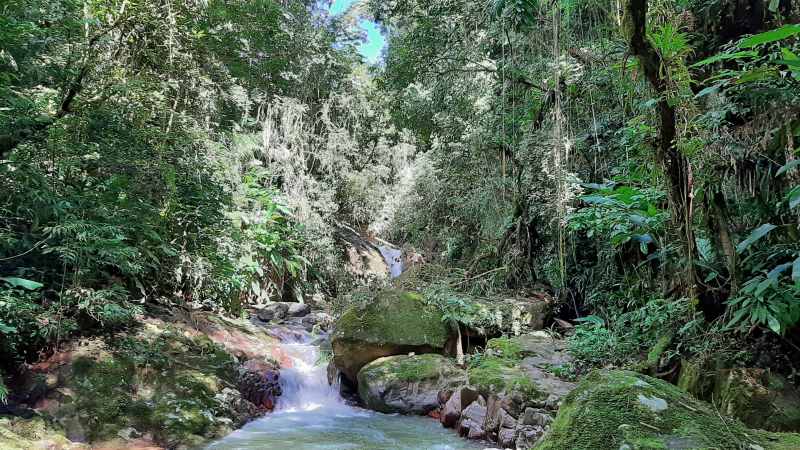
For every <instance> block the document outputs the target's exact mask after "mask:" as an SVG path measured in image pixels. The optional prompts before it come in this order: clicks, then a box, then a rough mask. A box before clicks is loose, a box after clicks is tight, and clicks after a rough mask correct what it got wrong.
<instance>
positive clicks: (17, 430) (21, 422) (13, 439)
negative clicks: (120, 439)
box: [0, 417, 89, 450]
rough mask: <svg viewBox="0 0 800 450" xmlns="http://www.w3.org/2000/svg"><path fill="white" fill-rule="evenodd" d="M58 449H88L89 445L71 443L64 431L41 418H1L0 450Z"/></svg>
mask: <svg viewBox="0 0 800 450" xmlns="http://www.w3.org/2000/svg"><path fill="white" fill-rule="evenodd" d="M33 448H57V449H61V450H70V449H73V450H78V449H81V450H83V449H87V450H88V448H89V446H88V445H84V444H78V443H73V442H70V441H69V440H68V439H67V438H66V437H65V436H64V433H63V431H61V430H60V429H57V428H56V427H54V426H53V424H50V423H47V422H46V421H45V420H44V419H42V418H41V417H34V418H33V419H28V420H25V419H17V418H2V417H0V449H3V450H29V449H33Z"/></svg>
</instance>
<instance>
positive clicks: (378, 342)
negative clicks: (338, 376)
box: [332, 289, 450, 383]
mask: <svg viewBox="0 0 800 450" xmlns="http://www.w3.org/2000/svg"><path fill="white" fill-rule="evenodd" d="M449 337H450V331H449V328H448V326H447V324H446V323H445V322H444V321H443V320H442V314H441V312H439V311H438V310H436V309H435V308H433V307H431V306H429V305H427V304H425V302H424V301H423V299H422V297H421V296H420V295H418V294H415V293H411V292H404V291H399V290H393V289H387V290H384V291H381V292H379V293H377V294H376V295H375V298H374V299H373V300H372V301H371V302H370V303H368V304H367V305H366V306H364V307H363V308H359V307H355V306H354V307H351V308H349V309H348V310H347V311H345V313H344V314H343V315H342V316H341V317H340V318H339V320H338V321H337V322H336V325H335V331H334V333H333V337H332V346H333V361H334V364H335V365H336V367H337V368H338V369H339V370H340V371H341V373H342V375H343V376H344V377H346V378H347V379H348V380H349V381H351V382H354V383H355V382H356V378H357V376H358V372H359V371H360V370H361V368H362V367H364V366H365V365H367V364H368V363H370V362H372V361H374V360H376V359H378V358H382V357H385V356H392V355H404V354H408V353H412V352H413V353H416V354H423V353H442V352H443V351H444V349H445V346H446V344H447V341H448V339H449Z"/></svg>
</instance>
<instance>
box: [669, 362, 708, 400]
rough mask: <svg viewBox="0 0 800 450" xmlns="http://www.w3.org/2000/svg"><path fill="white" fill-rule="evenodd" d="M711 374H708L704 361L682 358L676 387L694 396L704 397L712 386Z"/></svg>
mask: <svg viewBox="0 0 800 450" xmlns="http://www.w3.org/2000/svg"><path fill="white" fill-rule="evenodd" d="M713 384H714V380H713V376H709V375H708V372H707V370H706V368H705V363H704V362H703V361H699V360H686V359H684V360H682V361H681V371H680V375H679V376H678V383H677V385H678V388H679V389H680V390H682V391H684V392H687V393H689V394H692V395H693V396H695V397H696V398H699V399H705V398H706V397H707V396H708V394H709V393H710V391H711V389H712V388H713Z"/></svg>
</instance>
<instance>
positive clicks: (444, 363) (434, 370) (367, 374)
mask: <svg viewBox="0 0 800 450" xmlns="http://www.w3.org/2000/svg"><path fill="white" fill-rule="evenodd" d="M465 382H466V374H465V373H464V371H463V370H461V369H459V368H458V367H456V366H455V364H454V363H453V361H451V360H450V359H448V358H445V357H444V356H442V355H436V354H424V355H397V356H388V357H384V358H379V359H376V360H375V361H373V362H371V363H369V364H367V365H366V366H364V367H363V368H362V369H361V370H360V371H359V372H358V393H359V396H360V397H361V400H362V401H363V402H364V405H365V406H366V407H367V408H370V409H373V410H375V411H380V412H384V413H404V414H427V413H428V412H430V411H433V410H434V409H436V408H438V407H439V392H440V391H442V390H447V389H454V388H456V387H458V386H460V385H463V384H464V383H465Z"/></svg>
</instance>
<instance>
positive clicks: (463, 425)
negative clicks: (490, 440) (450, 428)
mask: <svg viewBox="0 0 800 450" xmlns="http://www.w3.org/2000/svg"><path fill="white" fill-rule="evenodd" d="M485 421H486V401H485V400H483V397H479V398H478V400H475V401H474V402H472V403H471V404H470V405H469V406H467V407H466V408H464V411H463V412H462V413H461V421H460V422H459V424H458V432H459V434H461V435H462V436H466V437H467V438H468V439H483V438H485V437H486V430H485V429H484V428H483V424H484V422H485Z"/></svg>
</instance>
